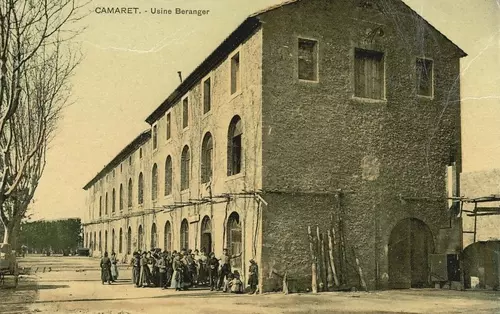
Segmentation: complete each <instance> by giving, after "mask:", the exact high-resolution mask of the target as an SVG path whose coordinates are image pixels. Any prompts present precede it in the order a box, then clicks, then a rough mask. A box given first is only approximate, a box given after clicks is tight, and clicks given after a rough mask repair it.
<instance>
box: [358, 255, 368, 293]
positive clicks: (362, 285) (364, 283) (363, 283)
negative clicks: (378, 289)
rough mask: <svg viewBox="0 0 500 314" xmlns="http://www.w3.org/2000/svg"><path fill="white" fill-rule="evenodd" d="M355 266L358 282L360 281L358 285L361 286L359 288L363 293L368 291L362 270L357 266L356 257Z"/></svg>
mask: <svg viewBox="0 0 500 314" xmlns="http://www.w3.org/2000/svg"><path fill="white" fill-rule="evenodd" d="M356 266H357V267H358V273H359V281H360V284H361V288H362V289H363V290H364V291H368V288H367V287H366V282H365V278H364V276H363V270H361V266H359V259H358V258H357V257H356Z"/></svg>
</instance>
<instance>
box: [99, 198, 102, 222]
mask: <svg viewBox="0 0 500 314" xmlns="http://www.w3.org/2000/svg"><path fill="white" fill-rule="evenodd" d="M101 216H102V196H99V217H101Z"/></svg>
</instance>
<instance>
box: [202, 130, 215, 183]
mask: <svg viewBox="0 0 500 314" xmlns="http://www.w3.org/2000/svg"><path fill="white" fill-rule="evenodd" d="M212 152H213V142H212V135H211V134H210V133H207V134H205V137H204V138H203V143H202V145H201V183H207V182H208V181H210V178H211V177H212Z"/></svg>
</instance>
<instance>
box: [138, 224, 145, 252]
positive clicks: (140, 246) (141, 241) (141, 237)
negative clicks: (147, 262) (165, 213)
mask: <svg viewBox="0 0 500 314" xmlns="http://www.w3.org/2000/svg"><path fill="white" fill-rule="evenodd" d="M143 244H144V233H143V231H142V225H139V229H138V231H137V249H139V250H144V248H143Z"/></svg>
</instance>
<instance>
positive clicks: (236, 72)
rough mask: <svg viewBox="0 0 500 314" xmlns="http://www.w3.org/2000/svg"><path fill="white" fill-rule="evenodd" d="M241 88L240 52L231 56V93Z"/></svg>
mask: <svg viewBox="0 0 500 314" xmlns="http://www.w3.org/2000/svg"><path fill="white" fill-rule="evenodd" d="M239 90H240V53H237V54H235V55H234V56H233V57H232V58H231V94H234V93H236V92H237V91H239Z"/></svg>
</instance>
